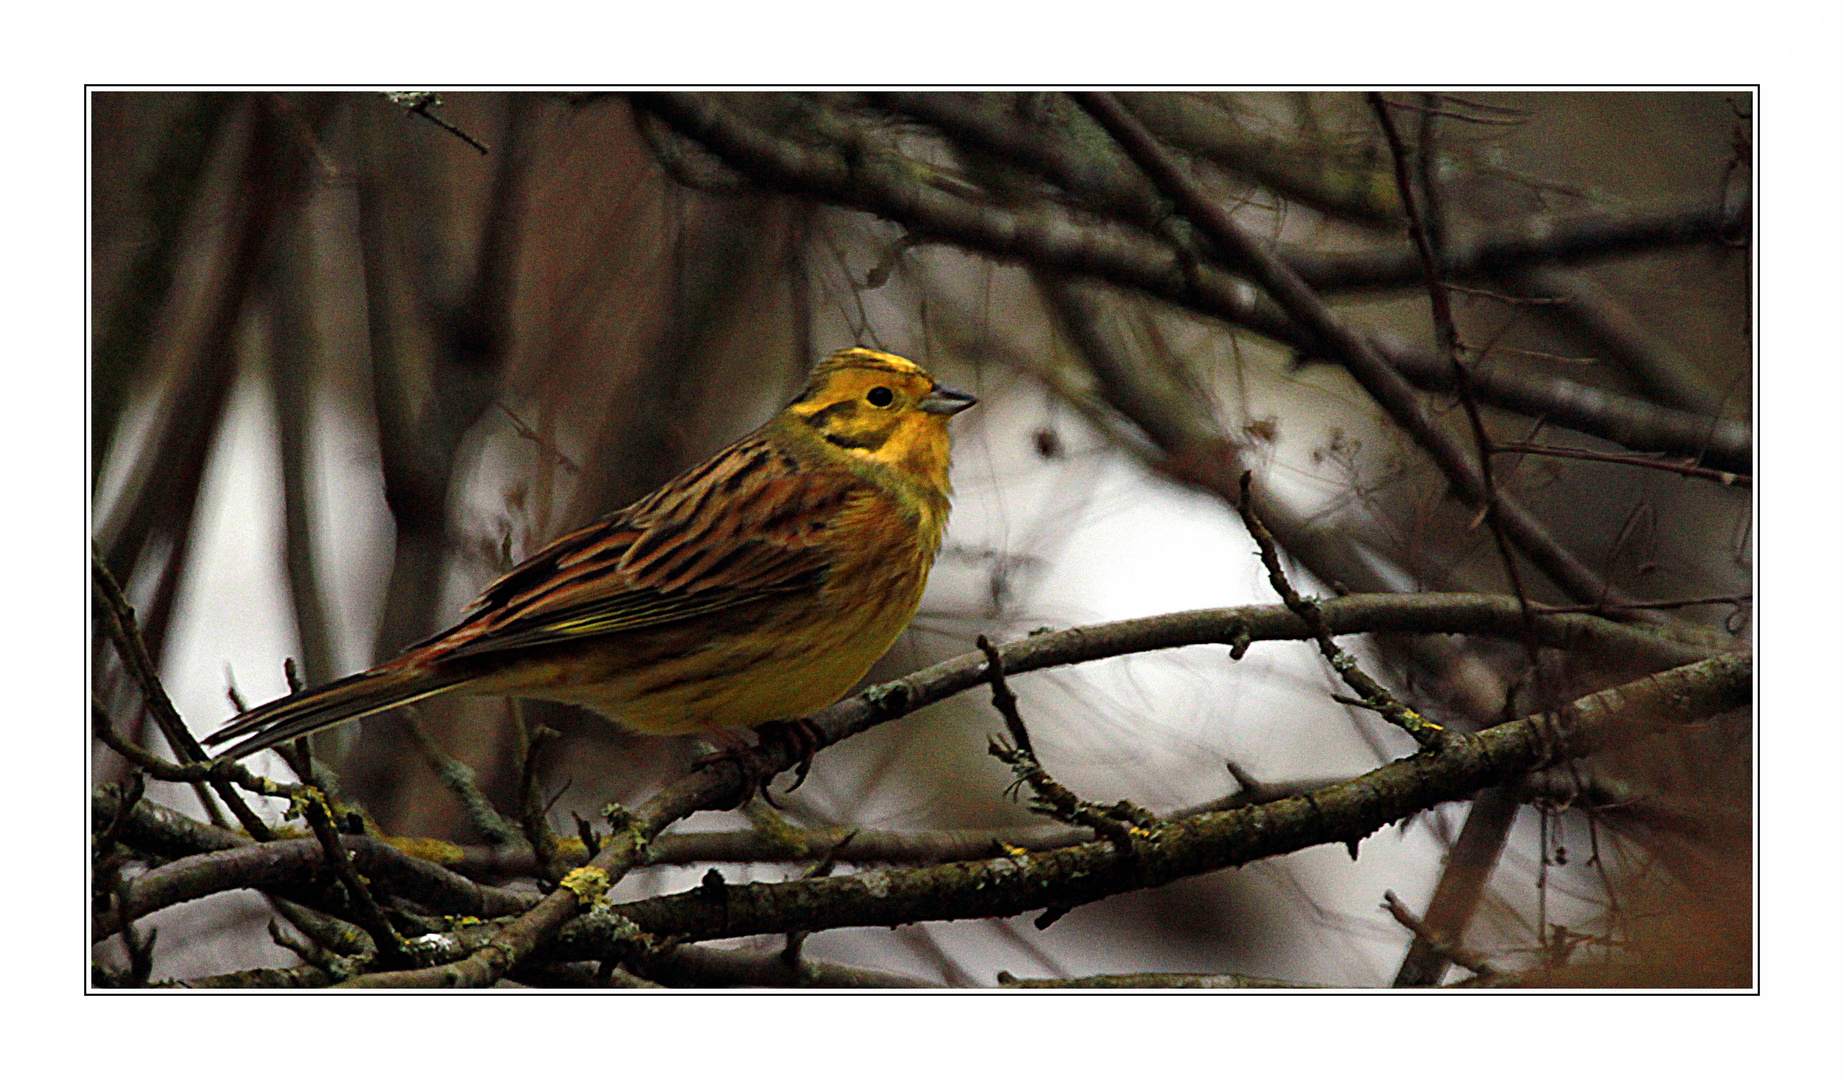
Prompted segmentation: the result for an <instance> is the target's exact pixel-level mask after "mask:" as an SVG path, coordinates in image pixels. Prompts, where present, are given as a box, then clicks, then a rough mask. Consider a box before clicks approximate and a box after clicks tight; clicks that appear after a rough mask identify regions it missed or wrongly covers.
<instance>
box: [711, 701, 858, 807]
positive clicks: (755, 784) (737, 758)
mask: <svg viewBox="0 0 1844 1080" xmlns="http://www.w3.org/2000/svg"><path fill="white" fill-rule="evenodd" d="M755 730H756V740H755V742H754V743H753V744H751V743H750V742H749V740H748V737H747V736H745V735H744V734H743V733H742V732H740V731H736V730H734V729H728V728H718V729H714V730H712V731H710V732H707V735H708V737H709V738H710V739H711V741H712V742H714V743H716V744H718V749H717V750H716V751H714V752H712V753H709V754H706V755H704V756H703V757H701V758H699V759H697V760H696V761H694V762H692V766H691V767H692V769H693V770H694V771H696V770H699V769H708V768H710V767H711V766H713V765H716V764H718V763H719V762H731V763H733V764H735V765H736V767H737V771H739V772H741V773H742V774H743V790H742V794H741V795H740V796H738V798H737V800H736V803H735V805H734V806H730V807H725V809H730V810H734V809H736V808H737V807H740V806H742V805H743V804H744V803H747V802H748V801H749V800H750V798H751V797H753V796H754V795H755V794H756V793H757V792H760V793H761V795H762V798H763V799H764V800H765V801H767V803H768V805H770V806H773V807H775V809H777V810H779V809H781V807H780V806H779V804H777V803H776V802H775V800H774V797H773V796H772V795H770V794H769V792H768V784H769V782H770V781H772V780H773V779H774V778H775V774H776V773H777V772H778V771H779V770H777V769H776V768H775V767H774V764H773V763H772V762H771V761H770V760H769V759H768V757H766V756H765V755H764V753H763V752H764V751H765V750H767V749H768V748H769V747H770V746H773V745H774V744H776V743H780V744H782V745H784V746H786V747H787V748H788V752H789V754H790V755H791V756H792V757H793V759H794V765H793V767H794V783H793V784H791V785H789V787H788V791H790V792H791V791H793V790H794V789H795V788H797V787H799V786H800V785H801V784H803V783H805V782H806V779H807V770H808V769H809V768H811V767H812V765H813V755H814V754H816V753H818V752H819V750H820V748H821V747H823V746H824V745H825V744H826V737H825V735H824V734H823V733H821V731H820V729H819V727H818V725H816V724H814V723H813V721H811V720H808V719H805V718H802V719H799V720H775V721H771V722H770V723H766V724H763V725H761V726H760V727H758V728H756V729H755ZM783 794H786V793H785V792H784V793H783Z"/></svg>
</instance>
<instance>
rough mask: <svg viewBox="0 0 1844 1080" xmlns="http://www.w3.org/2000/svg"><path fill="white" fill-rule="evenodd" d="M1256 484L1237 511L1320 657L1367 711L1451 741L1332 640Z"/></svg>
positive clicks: (1415, 732)
mask: <svg viewBox="0 0 1844 1080" xmlns="http://www.w3.org/2000/svg"><path fill="white" fill-rule="evenodd" d="M1252 481H1253V476H1252V474H1250V473H1246V472H1245V473H1243V474H1242V498H1241V500H1240V501H1239V502H1238V503H1237V504H1236V511H1237V512H1238V513H1239V514H1241V515H1242V523H1243V524H1244V525H1246V526H1247V527H1248V530H1249V535H1250V536H1251V537H1253V538H1254V539H1255V544H1256V546H1257V547H1259V548H1260V549H1261V563H1262V565H1263V566H1265V567H1267V569H1268V582H1269V584H1271V585H1273V586H1274V591H1275V592H1277V593H1279V594H1280V596H1281V601H1282V602H1283V603H1285V604H1286V605H1287V610H1289V611H1291V612H1293V613H1294V614H1295V615H1298V616H1299V617H1300V621H1301V622H1303V623H1305V624H1306V626H1307V628H1308V629H1309V630H1310V631H1311V632H1312V636H1313V640H1315V641H1316V642H1318V644H1319V652H1320V654H1321V655H1323V656H1324V657H1325V659H1326V662H1327V663H1329V664H1331V665H1332V670H1334V671H1336V672H1338V677H1339V678H1341V679H1343V680H1344V682H1345V685H1346V686H1349V687H1350V688H1351V689H1353V690H1356V691H1357V692H1358V695H1359V697H1360V698H1361V699H1362V704H1363V706H1364V707H1365V708H1367V709H1371V710H1374V711H1375V712H1376V713H1377V714H1378V715H1380V716H1382V717H1383V718H1384V719H1385V720H1388V721H1389V722H1390V723H1392V724H1394V725H1396V726H1397V727H1399V728H1401V729H1402V730H1404V731H1406V732H1408V733H1409V735H1410V736H1411V737H1412V738H1414V740H1415V741H1416V742H1417V743H1419V744H1421V745H1422V746H1424V747H1425V746H1436V745H1439V744H1440V743H1442V742H1443V741H1445V740H1446V739H1447V738H1449V735H1448V732H1447V729H1446V728H1444V727H1442V726H1441V725H1439V724H1437V723H1435V722H1433V721H1432V720H1429V719H1427V718H1426V717H1424V716H1422V715H1421V714H1420V713H1418V712H1416V711H1415V710H1414V709H1411V708H1409V707H1408V706H1407V705H1404V704H1402V703H1401V702H1400V701H1397V700H1396V696H1395V695H1394V694H1392V693H1390V692H1389V690H1388V689H1387V688H1386V687H1384V685H1383V684H1382V683H1379V682H1377V681H1376V680H1375V679H1373V678H1371V677H1370V676H1369V675H1368V674H1366V673H1365V672H1364V669H1363V668H1361V667H1359V666H1358V663H1357V659H1356V658H1355V657H1353V656H1352V655H1351V654H1350V653H1347V652H1345V651H1344V650H1343V649H1341V648H1339V647H1338V643H1337V642H1335V641H1333V640H1332V631H1331V628H1330V627H1329V626H1327V625H1326V621H1325V614H1324V613H1323V612H1322V611H1321V610H1320V608H1319V604H1318V602H1317V601H1314V600H1308V599H1306V598H1305V597H1303V596H1301V595H1300V594H1299V592H1297V591H1296V590H1295V589H1294V587H1293V583H1292V582H1291V581H1288V580H1287V572H1286V571H1285V570H1283V569H1282V568H1281V556H1280V549H1279V548H1277V547H1276V546H1275V543H1274V536H1273V534H1271V533H1269V532H1268V527H1267V526H1266V525H1263V524H1262V522H1261V518H1260V517H1258V516H1257V515H1256V513H1255V508H1254V505H1253V503H1252V502H1251V501H1250V498H1249V489H1250V486H1251V484H1252ZM1519 607H1520V610H1521V611H1523V612H1524V613H1525V615H1526V616H1528V608H1527V607H1525V606H1524V605H1522V604H1520V605H1519Z"/></svg>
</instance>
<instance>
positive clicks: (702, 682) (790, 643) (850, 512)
mask: <svg viewBox="0 0 1844 1080" xmlns="http://www.w3.org/2000/svg"><path fill="white" fill-rule="evenodd" d="M973 403H974V399H973V398H972V397H970V396H968V395H966V394H962V393H959V392H957V391H953V390H946V389H943V388H942V387H940V386H938V385H937V384H936V383H935V380H934V379H933V378H932V377H930V375H929V373H928V372H927V371H924V370H923V369H922V368H921V367H919V366H917V365H916V364H914V363H912V362H910V361H908V360H905V359H903V358H902V357H900V356H894V355H892V354H890V353H884V352H875V351H873V350H871V349H846V350H844V351H842V352H838V353H835V354H833V355H832V356H831V357H829V358H827V359H826V360H824V361H822V362H821V363H820V364H819V366H818V367H816V368H815V369H814V371H813V376H812V378H811V379H810V380H809V381H808V383H807V388H806V390H805V391H804V392H803V393H802V394H801V395H800V397H798V398H796V399H795V400H794V402H793V403H792V404H790V405H789V406H788V407H787V408H785V409H783V410H782V411H781V412H780V413H779V414H778V415H777V416H775V418H774V419H772V420H770V421H769V422H768V423H766V424H764V425H763V426H762V427H761V428H760V429H758V430H757V431H755V432H754V433H753V434H750V435H748V436H745V437H744V438H743V439H741V440H740V441H738V442H736V443H735V444H733V445H731V446H730V447H728V448H727V449H725V450H722V451H720V452H719V453H718V454H717V456H715V457H713V458H711V459H710V460H709V461H706V462H705V463H704V464H702V465H699V466H697V467H696V468H693V469H691V470H689V471H687V472H685V473H683V474H682V475H680V476H679V477H678V478H677V479H675V480H673V481H671V482H670V483H668V484H666V486H664V487H662V488H660V489H659V490H658V491H655V492H654V493H653V494H651V495H648V496H647V497H645V498H643V499H641V500H640V501H638V502H636V503H634V504H633V505H631V506H628V507H626V508H624V509H621V510H617V511H615V512H614V513H612V514H610V515H608V516H607V517H605V518H603V519H601V520H600V521H597V522H596V523H595V524H593V525H590V526H588V527H586V528H583V529H579V530H577V531H576V532H573V533H570V534H569V535H567V536H564V537H562V538H560V539H558V540H557V541H556V542H555V543H553V544H551V545H550V546H548V547H546V548H544V549H543V550H542V551H539V552H538V553H537V554H536V555H533V556H532V557H531V558H529V559H527V560H525V561H524V562H523V563H521V564H519V565H518V566H517V567H515V568H514V569H513V570H512V572H511V573H508V574H507V575H506V576H504V577H502V578H500V579H499V580H498V581H496V582H494V583H493V584H492V585H491V586H490V587H488V589H487V591H486V592H485V593H484V594H482V595H481V597H480V599H478V600H476V601H474V603H473V605H472V606H471V607H470V608H469V609H468V610H467V613H466V614H465V615H464V616H463V618H462V619H461V621H460V622H459V623H458V624H456V625H455V626H453V627H451V628H449V629H448V630H445V631H443V632H442V633H440V634H437V635H436V636H434V637H432V638H429V639H428V640H426V641H423V642H421V643H419V644H416V645H413V646H411V647H410V648H409V649H407V650H406V651H405V652H404V653H403V654H402V655H400V656H398V657H396V658H395V659H393V660H388V661H386V662H384V663H382V664H379V665H378V666H377V667H374V668H372V669H371V670H370V671H363V672H360V673H359V674H357V675H348V676H347V677H345V678H343V679H339V680H337V681H335V682H331V683H328V684H326V685H325V686H322V687H319V688H317V689H312V690H304V691H302V692H301V693H298V694H293V695H291V696H289V697H285V698H281V699H280V700H277V701H272V702H270V703H268V704H267V705H262V706H259V707H258V708H255V709H251V710H250V711H248V712H246V713H244V714H243V715H241V716H239V717H237V718H236V719H235V720H233V721H232V722H231V723H230V724H228V725H226V726H225V727H224V728H222V729H220V730H219V731H217V732H215V733H213V734H212V735H211V736H209V737H208V738H207V739H206V740H205V741H206V742H207V743H208V744H217V743H223V742H227V741H229V740H232V739H239V738H241V739H242V741H241V742H239V743H237V744H236V745H235V746H232V747H231V748H230V749H228V750H226V751H225V752H224V754H223V756H224V757H228V758H240V757H244V756H245V755H248V754H253V753H255V752H257V751H258V750H264V749H267V748H269V747H271V746H274V745H276V744H277V743H282V742H286V741H288V740H290V739H296V738H299V737H301V736H303V735H306V734H308V733H310V732H314V731H319V730H320V729H322V728H326V727H330V726H332V725H334V724H339V723H343V722H345V721H347V720H355V719H357V718H359V717H362V716H369V715H371V714H373V713H377V712H381V711H383V710H385V709H389V708H393V707H395V706H398V705H403V704H406V703H408V702H412V701H417V700H420V699H422V698H426V697H430V696H432V695H435V694H454V693H465V694H507V695H512V696H515V697H530V698H540V699H543V700H547V701H560V702H566V703H570V704H575V705H585V706H588V707H589V708H591V709H594V710H596V711H597V712H600V713H603V714H604V715H606V716H609V717H610V718H612V719H614V720H615V721H617V722H619V723H621V724H623V725H625V726H627V727H629V728H632V729H634V730H636V731H642V732H647V733H649V734H655V735H680V734H689V733H706V734H715V735H718V736H720V737H721V736H723V735H724V734H725V733H726V732H734V730H735V729H739V728H753V727H759V726H761V725H763V724H766V723H769V722H771V721H780V720H796V719H800V718H803V717H805V716H806V715H807V714H809V713H811V712H813V711H814V710H816V709H819V708H822V707H824V706H826V705H829V704H831V703H832V702H833V701H835V700H837V699H838V698H839V697H840V696H841V695H843V694H844V693H845V692H846V691H847V690H849V689H851V687H852V684H854V683H856V682H857V681H858V680H859V679H860V678H862V677H863V676H864V673H865V672H866V671H868V670H870V667H871V665H872V664H873V663H874V662H876V660H877V658H878V657H880V656H882V655H883V654H884V650H886V649H888V648H889V647H890V644H891V643H892V642H894V641H895V640H896V637H897V635H898V634H900V633H902V631H903V628H904V627H906V626H908V625H909V620H910V619H911V618H912V617H913V616H914V615H915V612H916V606H917V604H918V603H920V602H921V599H922V587H923V585H924V584H926V583H927V581H928V571H929V567H930V566H932V565H933V564H934V561H935V552H936V551H937V550H938V549H939V548H940V546H941V533H942V529H943V527H944V526H945V525H946V523H947V517H948V431H947V419H948V417H950V416H952V415H954V414H955V413H957V412H960V411H961V410H962V409H965V408H967V407H968V406H970V405H972V404H973ZM736 738H737V737H736V736H734V735H731V736H730V739H736Z"/></svg>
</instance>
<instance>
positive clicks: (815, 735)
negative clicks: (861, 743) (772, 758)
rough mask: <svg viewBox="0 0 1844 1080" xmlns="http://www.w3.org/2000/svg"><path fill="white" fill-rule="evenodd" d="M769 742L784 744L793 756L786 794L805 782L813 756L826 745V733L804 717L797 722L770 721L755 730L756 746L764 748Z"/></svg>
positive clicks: (811, 765)
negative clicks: (792, 766) (792, 775)
mask: <svg viewBox="0 0 1844 1080" xmlns="http://www.w3.org/2000/svg"><path fill="white" fill-rule="evenodd" d="M771 742H782V743H785V744H786V745H787V746H788V748H789V749H790V751H791V752H792V753H793V755H794V782H793V783H792V784H790V785H788V792H792V791H793V790H794V789H795V788H797V787H799V786H800V785H802V784H804V783H806V782H807V770H808V769H810V768H812V767H813V755H814V754H817V753H819V752H820V749H821V748H822V747H824V746H825V745H826V733H825V732H823V731H821V730H820V727H819V725H818V724H816V723H814V722H813V721H812V720H809V719H807V718H806V717H804V716H803V717H801V718H800V719H798V720H772V721H770V722H769V723H766V724H763V725H762V726H761V727H759V728H756V746H757V747H758V748H766V747H767V746H768V745H769V744H770V743H771Z"/></svg>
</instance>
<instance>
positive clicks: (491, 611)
mask: <svg viewBox="0 0 1844 1080" xmlns="http://www.w3.org/2000/svg"><path fill="white" fill-rule="evenodd" d="M863 494H864V489H863V486H862V484H861V483H860V482H859V481H857V480H855V479H853V478H852V477H851V476H850V474H848V473H845V472H843V471H834V470H822V471H815V470H812V469H811V468H810V467H808V468H802V467H801V466H799V465H798V464H797V463H796V462H795V460H794V459H793V458H792V457H790V456H789V455H787V454H785V453H783V452H782V451H780V450H777V449H775V448H774V447H773V446H770V445H768V444H767V443H766V442H764V441H763V440H762V439H760V438H759V437H752V438H750V439H745V440H744V441H742V442H739V443H737V444H735V445H734V446H731V447H730V448H729V449H727V450H725V451H724V452H723V453H721V454H719V455H718V456H717V457H715V458H713V459H711V460H710V461H707V462H705V463H704V464H702V465H700V466H698V467H697V468H695V469H693V470H691V471H689V472H687V473H685V474H684V475H682V476H680V477H679V478H678V479H676V480H674V481H672V482H670V483H668V484H667V485H666V486H665V487H663V488H661V489H660V490H658V491H656V492H654V493H653V494H651V495H649V496H647V497H646V498H644V499H642V500H640V501H639V502H637V503H634V504H633V505H632V506H629V507H627V508H625V509H623V510H619V511H616V512H615V513H614V514H611V515H609V516H608V517H606V518H604V519H602V520H601V521H599V522H597V523H595V524H593V525H590V526H588V527H586V528H583V529H579V530H578V531H576V532H574V533H571V534H569V535H567V536H564V537H562V538H560V539H558V540H557V541H556V542H554V543H552V544H551V545H550V546H549V547H547V548H545V549H544V550H542V551H540V552H538V553H537V554H536V555H534V556H532V557H531V558H530V559H528V560H526V561H525V562H524V563H523V564H521V565H520V566H518V567H517V568H516V569H514V570H513V571H512V572H511V573H509V574H507V575H506V576H505V577H502V578H501V579H499V580H498V581H497V582H494V583H493V585H491V586H490V587H488V589H487V591H486V592H485V593H483V594H482V595H481V597H480V599H479V600H477V601H475V603H474V606H473V607H472V608H471V609H470V614H469V615H468V617H467V618H466V619H465V620H464V621H463V622H462V623H461V625H459V626H457V627H455V628H454V629H453V630H451V631H449V632H448V633H446V634H444V635H442V636H441V637H439V638H437V639H434V640H432V641H430V642H429V643H428V644H429V646H430V647H431V648H432V649H433V650H439V654H438V655H432V656H430V657H429V658H430V659H438V658H449V657H456V658H458V657H464V656H475V655H479V654H482V653H490V652H501V651H505V650H509V649H523V648H530V647H534V646H540V645H548V644H554V643H557V642H561V641H572V640H575V641H580V640H582V639H583V638H585V637H593V636H600V635H605V634H613V633H619V632H624V631H630V630H637V629H642V628H645V627H650V626H659V625H663V624H667V623H672V622H677V621H679V620H682V619H688V618H692V617H694V616H698V615H707V614H710V613H712V612H717V611H723V610H725V609H727V608H733V607H737V606H739V605H742V604H748V603H752V602H754V601H757V600H762V599H766V598H769V597H774V596H788V595H790V594H797V593H803V592H816V591H818V589H819V587H820V585H821V584H822V583H823V582H824V580H825V575H826V571H827V568H828V562H827V557H826V553H825V549H824V548H823V547H822V546H821V545H822V543H823V542H824V540H825V538H826V530H827V527H828V524H829V522H831V521H832V519H834V518H835V517H836V516H837V515H838V514H839V512H840V511H841V510H842V509H844V508H845V506H846V505H847V504H849V503H850V502H851V501H852V500H853V499H854V498H861V497H863Z"/></svg>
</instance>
